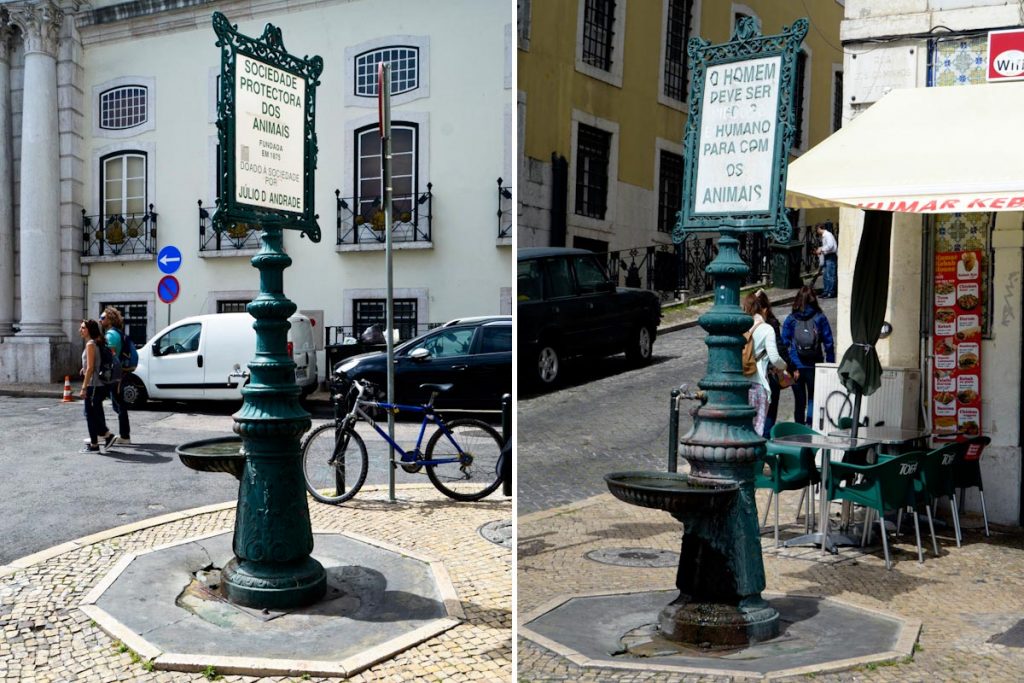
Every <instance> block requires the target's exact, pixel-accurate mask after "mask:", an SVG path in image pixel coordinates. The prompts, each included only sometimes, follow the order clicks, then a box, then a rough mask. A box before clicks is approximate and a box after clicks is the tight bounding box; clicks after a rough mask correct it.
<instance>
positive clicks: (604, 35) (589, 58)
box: [582, 0, 615, 71]
mask: <svg viewBox="0 0 1024 683" xmlns="http://www.w3.org/2000/svg"><path fill="white" fill-rule="evenodd" d="M614 35H615V0H585V1H584V3H583V45H582V49H583V61H584V62H585V63H586V64H589V65H590V66H593V67H596V68H598V69H601V70H602V71H611V68H612V59H613V54H612V49H613V47H614V42H613V37H614Z"/></svg>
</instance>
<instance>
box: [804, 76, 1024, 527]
mask: <svg viewBox="0 0 1024 683" xmlns="http://www.w3.org/2000/svg"><path fill="white" fill-rule="evenodd" d="M1022 111H1024V82H1015V83H994V84H987V85H972V86H959V87H948V88H917V89H910V90H894V91H891V92H889V93H888V94H886V95H885V96H884V97H882V98H881V99H880V100H879V101H878V102H876V103H874V104H873V105H871V106H870V107H868V108H867V109H865V110H864V111H863V112H862V113H860V114H859V115H858V116H856V117H855V118H854V119H853V120H852V121H850V122H849V123H847V124H846V125H844V126H843V128H841V129H840V130H839V131H837V132H836V133H834V134H833V135H832V136H831V137H829V138H827V139H826V140H824V141H823V142H822V143H820V144H819V145H818V146H816V147H814V148H813V149H811V150H809V151H808V152H807V153H806V154H804V155H803V156H802V157H801V158H800V159H798V160H797V161H795V162H793V163H792V164H791V165H790V167H789V174H788V181H787V205H789V206H790V207H794V208H817V207H826V206H831V207H839V208H840V231H839V232H840V238H839V300H838V303H839V309H838V316H837V318H838V320H837V328H838V329H837V349H836V350H837V356H840V355H841V354H842V353H843V351H844V350H845V349H846V347H848V346H849V345H850V343H851V334H850V301H851V297H854V296H856V293H854V292H852V291H851V288H852V279H853V272H854V264H855V263H856V257H857V253H858V250H859V249H882V250H887V251H888V252H889V287H888V300H887V308H886V320H887V321H889V322H890V323H891V324H892V327H893V331H892V333H891V335H890V336H888V337H887V338H885V339H882V340H880V341H879V342H878V344H877V345H876V349H877V351H878V355H879V358H880V360H881V363H882V366H883V368H917V369H919V370H920V378H921V381H920V392H919V393H920V421H921V424H920V426H922V427H925V428H927V429H928V430H929V431H930V432H931V433H932V435H933V436H934V437H935V438H937V439H942V438H945V439H954V438H958V436H961V435H975V434H983V435H986V436H988V437H990V438H991V440H992V441H991V444H990V445H989V446H988V447H987V448H986V449H985V450H984V452H983V454H982V460H981V467H982V475H983V479H984V487H985V488H984V491H985V504H986V508H987V512H988V517H989V520H990V521H992V522H996V523H1000V524H1008V525H1015V526H1016V525H1022V524H1024V506H1022V501H1024V478H1022V467H1021V432H1022V430H1024V427H1022V421H1024V411H1022V396H1021V393H1022V387H1024V365H1022V360H1021V359H1022V357H1024V305H1022V275H1024V272H1022V271H1024V134H1022V133H1021V131H1020V128H1019V126H1018V125H1017V124H1015V123H1014V122H1015V121H1016V120H1018V119H1019V117H1020V115H1021V112H1022ZM864 210H875V211H886V212H892V237H891V240H890V243H889V244H878V243H873V242H872V240H871V239H870V238H869V237H864V239H863V240H862V236H865V232H864V229H863V227H864V216H865V213H864ZM906 400H912V399H911V398H909V397H908V398H907V399H906ZM965 507H966V509H967V510H968V511H972V510H973V511H980V498H979V497H978V495H977V492H976V491H975V490H969V491H968V494H967V499H966V506H965Z"/></svg>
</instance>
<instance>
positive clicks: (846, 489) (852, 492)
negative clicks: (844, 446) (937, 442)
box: [827, 451, 925, 515]
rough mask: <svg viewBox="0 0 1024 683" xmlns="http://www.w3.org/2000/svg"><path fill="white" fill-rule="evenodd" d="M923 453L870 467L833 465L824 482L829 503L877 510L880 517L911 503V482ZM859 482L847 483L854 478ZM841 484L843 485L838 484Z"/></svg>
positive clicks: (897, 457)
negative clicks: (837, 502)
mask: <svg viewBox="0 0 1024 683" xmlns="http://www.w3.org/2000/svg"><path fill="white" fill-rule="evenodd" d="M923 457H925V454H924V453H922V452H920V451H916V452H913V453H905V454H903V455H897V456H895V457H892V458H887V459H885V460H883V461H881V462H878V463H876V464H874V465H854V464H850V463H844V462H833V463H831V465H830V476H829V481H828V492H827V495H828V499H829V500H848V501H850V502H852V503H857V504H858V505H863V506H865V507H869V508H872V509H874V510H877V511H878V512H879V514H882V515H884V514H885V513H886V512H887V511H889V510H896V509H899V508H901V507H905V506H908V505H913V504H914V481H915V479H917V477H918V473H919V471H920V469H921V459H922V458H923ZM857 474H860V475H861V478H860V480H859V481H855V482H853V483H850V481H852V480H853V479H854V475H857ZM844 482H845V484H846V485H845V486H843V485H842V484H843V483H844Z"/></svg>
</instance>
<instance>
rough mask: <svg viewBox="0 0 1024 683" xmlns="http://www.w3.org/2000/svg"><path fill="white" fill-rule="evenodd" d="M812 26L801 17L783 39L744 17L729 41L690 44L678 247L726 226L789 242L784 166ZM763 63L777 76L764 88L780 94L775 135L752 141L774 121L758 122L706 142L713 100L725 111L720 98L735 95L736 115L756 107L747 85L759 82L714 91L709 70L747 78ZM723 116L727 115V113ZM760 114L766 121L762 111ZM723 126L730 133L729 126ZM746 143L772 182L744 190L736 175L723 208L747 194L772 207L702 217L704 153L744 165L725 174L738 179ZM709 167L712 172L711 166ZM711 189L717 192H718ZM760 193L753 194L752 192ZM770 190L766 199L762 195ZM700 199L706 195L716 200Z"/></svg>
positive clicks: (676, 234) (675, 237) (674, 233)
mask: <svg viewBox="0 0 1024 683" xmlns="http://www.w3.org/2000/svg"><path fill="white" fill-rule="evenodd" d="M807 28H808V22H807V19H805V18H801V19H797V20H796V21H794V22H793V25H792V27H789V28H787V27H783V29H782V33H780V34H778V35H771V36H762V35H759V34H758V32H757V24H756V22H755V21H754V20H753V19H752V18H750V17H744V18H743V19H741V20H740V21H739V22H738V24H737V26H736V32H735V34H734V35H733V37H732V40H731V41H729V42H727V43H721V44H719V45H711V44H710V43H709V42H708V41H706V40H704V39H702V38H691V39H690V42H689V44H688V45H687V53H688V55H689V59H690V65H691V67H690V73H691V74H693V76H692V80H691V85H690V111H689V116H688V117H687V121H686V132H685V136H684V146H685V155H686V160H687V165H686V168H685V170H684V173H683V201H682V210H681V211H680V212H679V214H678V220H677V222H676V226H675V228H674V230H673V231H672V238H673V241H675V242H676V243H679V242H681V241H682V240H683V238H684V237H685V235H686V233H687V232H707V231H712V230H717V229H719V228H720V227H722V226H724V225H728V226H730V227H731V228H733V229H736V230H739V231H767V230H771V231H773V233H774V237H775V239H776V241H779V242H788V241H789V238H790V233H791V228H790V225H789V221H788V220H787V218H786V210H785V203H784V197H785V195H786V169H787V166H788V161H789V149H790V147H791V146H792V141H793V133H794V130H795V128H796V126H795V121H794V112H793V93H794V79H795V76H796V56H797V52H798V51H799V49H800V44H801V42H802V41H803V39H804V36H806V35H807ZM766 58H767V59H766ZM771 58H778V60H777V61H778V63H777V64H774V61H775V60H773V59H771ZM766 63H767V66H768V67H769V68H768V70H767V71H766V73H770V77H771V78H772V79H773V80H774V79H776V78H777V81H775V83H774V84H770V85H768V86H767V87H769V88H774V89H775V93H776V95H777V108H776V111H775V112H774V113H775V121H774V127H773V130H772V132H773V133H774V135H771V133H769V136H768V137H766V138H762V139H760V140H756V141H755V136H756V135H757V134H758V133H759V132H762V131H764V130H770V128H769V125H768V124H770V123H771V121H769V120H767V119H765V120H762V121H756V122H746V123H736V124H729V123H726V124H725V126H731V127H732V128H731V130H735V131H737V133H736V135H735V138H739V139H738V140H737V139H735V138H730V137H729V136H730V135H732V134H731V133H728V134H727V133H722V134H721V135H722V139H719V140H718V141H711V142H709V141H707V140H702V139H701V137H702V127H701V123H702V120H703V117H704V115H705V109H706V107H707V106H708V105H709V104H713V103H715V102H716V98H717V101H718V102H719V107H723V105H721V104H720V103H721V102H722V101H724V100H725V99H726V98H732V97H735V98H736V100H737V101H738V102H739V104H738V105H736V106H734V107H733V110H732V111H735V110H736V108H737V107H755V108H756V102H754V101H753V100H752V99H748V96H747V93H748V92H751V91H749V90H747V88H748V87H752V88H757V87H759V86H758V85H753V86H750V85H749V83H748V84H743V83H742V80H743V79H742V77H739V76H738V77H737V79H736V83H735V85H734V86H732V87H730V88H728V89H725V88H722V89H718V90H716V91H714V92H711V88H709V85H711V86H714V85H715V84H714V83H708V82H706V81H708V80H709V79H708V75H709V69H710V70H713V71H716V72H720V73H725V69H720V68H717V67H721V66H725V67H729V65H735V67H736V68H735V69H729V70H730V71H731V72H735V73H737V74H740V70H744V71H746V72H747V73H754V72H755V71H756V69H757V67H756V66H754V65H758V64H766ZM776 66H777V67H778V71H777V73H776V71H775V68H776ZM729 75H731V73H730V74H729ZM714 79H715V76H714V75H713V76H712V78H711V79H710V80H714ZM765 82H766V81H764V80H762V85H761V87H765V86H764V85H763V84H764V83H765ZM719 85H721V83H719ZM753 92H754V93H755V96H756V94H757V93H758V92H770V90H769V91H757V90H754V91H753ZM709 95H710V97H709ZM706 98H708V102H706V101H705V100H706ZM726 111H728V110H727V109H726ZM768 115H769V114H768V112H765V114H764V116H768ZM758 116H761V114H759V115H758ZM762 125H763V128H762ZM709 128H710V126H709ZM720 128H721V129H722V130H725V128H722V127H720ZM716 130H717V129H716ZM744 136H746V137H744ZM702 143H703V146H702ZM734 143H735V147H732V146H731V145H733V144H734ZM741 143H748V144H751V143H756V144H757V145H758V149H759V150H761V153H762V155H763V156H762V161H761V170H762V175H764V176H767V177H769V178H770V180H769V182H767V183H766V184H767V187H764V186H763V185H762V184H761V183H758V184H757V185H742V184H741V183H743V182H744V179H740V178H736V179H735V182H736V183H737V184H736V185H733V186H726V187H725V188H724V190H725V191H723V192H721V196H722V197H726V196H728V197H729V199H728V200H725V199H723V200H722V202H721V203H728V202H735V200H736V197H744V196H746V195H745V194H743V193H749V195H750V196H756V197H757V198H758V200H759V201H760V202H761V203H764V202H763V200H762V199H761V198H762V197H767V199H768V202H767V207H764V208H759V209H757V210H722V211H704V212H698V211H697V204H698V200H697V192H698V187H697V179H698V173H699V172H700V171H701V169H700V161H701V158H702V153H703V154H707V152H708V150H709V149H711V150H717V149H721V150H723V153H728V154H732V155H733V157H732V158H734V159H737V160H739V161H738V162H737V163H734V164H730V169H729V172H728V175H729V176H733V170H735V169H737V168H740V169H741V168H742V160H743V159H744V158H747V159H749V158H750V157H749V156H747V157H745V156H744V154H743V151H742V149H741V148H740V146H739V145H740V144H741ZM768 144H771V145H772V147H771V149H768V147H767V145H768ZM709 145H710V147H709ZM737 152H739V154H738V155H737V154H736V153H737ZM766 152H767V153H770V154H771V155H772V156H771V166H770V167H766V164H765V163H764V160H763V159H764V157H765V156H766V154H765V153H766ZM714 153H716V152H712V154H714ZM708 164H709V167H710V162H708ZM740 172H742V171H740V170H737V173H740ZM708 173H710V171H708ZM733 181H734V178H732V177H730V178H729V182H733ZM714 189H715V191H716V192H717V191H718V189H719V188H714ZM755 191H756V193H757V194H756V195H755V194H754V192H755ZM705 192H707V190H705ZM766 192H767V193H768V194H765V193H766ZM702 196H704V197H708V196H712V195H702ZM715 196H718V195H715ZM740 203H741V202H740ZM748 203H751V202H748Z"/></svg>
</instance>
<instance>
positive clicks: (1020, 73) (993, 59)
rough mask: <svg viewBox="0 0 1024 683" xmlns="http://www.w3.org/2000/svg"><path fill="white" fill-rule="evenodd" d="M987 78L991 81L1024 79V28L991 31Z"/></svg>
mask: <svg viewBox="0 0 1024 683" xmlns="http://www.w3.org/2000/svg"><path fill="white" fill-rule="evenodd" d="M987 79H988V81H989V82H991V81H1019V80H1021V79H1024V29H1019V28H1014V29H1010V30H1008V31H989V33H988V74H987Z"/></svg>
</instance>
